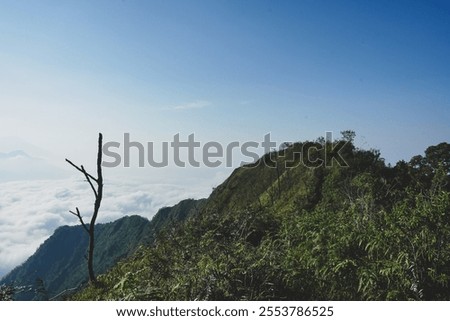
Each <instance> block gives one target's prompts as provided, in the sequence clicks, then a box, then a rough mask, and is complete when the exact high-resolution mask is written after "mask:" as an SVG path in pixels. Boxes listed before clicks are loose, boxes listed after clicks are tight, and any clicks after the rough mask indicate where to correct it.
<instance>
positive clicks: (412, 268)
mask: <svg viewBox="0 0 450 321" xmlns="http://www.w3.org/2000/svg"><path fill="white" fill-rule="evenodd" d="M353 138H354V133H352V132H351V131H347V132H344V133H343V138H342V139H341V140H339V141H336V142H334V143H331V142H326V141H325V140H324V139H319V140H317V141H316V142H304V143H296V144H293V145H289V146H288V147H287V148H286V149H285V150H282V151H278V152H273V153H271V154H267V155H265V156H264V157H263V158H262V159H261V160H260V161H259V162H258V163H257V164H253V165H252V166H248V167H241V168H238V169H236V170H235V172H234V173H233V174H232V175H231V176H230V177H229V178H228V179H227V180H226V181H225V182H224V183H223V184H222V185H221V186H219V187H217V188H216V189H215V190H214V192H213V193H212V195H211V196H210V198H209V199H208V200H207V201H206V202H205V204H204V205H203V206H202V207H201V210H198V211H197V212H196V213H195V215H191V216H190V217H189V218H188V220H187V221H186V222H185V223H181V224H178V225H174V224H170V225H167V226H166V228H165V229H163V231H162V232H161V233H159V234H158V237H157V238H156V239H155V240H154V242H153V244H152V245H151V246H146V247H141V248H140V249H139V250H138V251H137V253H136V254H135V255H134V256H133V257H131V258H130V259H127V260H124V261H122V262H120V263H119V264H117V265H116V266H115V267H114V268H113V269H112V270H110V272H109V273H107V274H104V275H102V276H99V280H100V281H101V282H102V284H103V286H101V287H88V288H86V289H84V290H83V291H81V292H80V293H78V294H77V295H76V296H75V297H74V298H75V299H79V300H449V299H450V290H449V278H450V194H449V191H450V184H449V183H450V178H449V177H450V176H449V174H450V145H449V144H447V143H442V144H439V145H436V146H431V147H429V148H428V149H427V150H426V151H425V155H424V156H416V157H413V158H412V159H411V161H410V162H404V161H401V162H399V163H397V164H396V165H395V166H394V167H391V166H386V165H385V163H384V160H383V159H381V158H380V153H379V152H378V151H375V150H361V149H357V148H355V146H354V145H353ZM336 145H337V146H339V148H337V149H336V148H335V147H336ZM305 146H306V147H313V148H310V149H305ZM305 150H309V151H312V152H311V153H309V154H308V153H305ZM336 150H340V153H341V156H342V158H343V159H344V160H345V161H346V162H347V164H348V166H345V164H343V163H342V162H341V163H340V162H339V161H332V162H331V163H330V162H328V163H326V164H325V163H324V164H319V163H318V162H317V160H319V159H325V158H326V157H329V158H330V157H331V158H332V156H333V153H334V152H335V151H336ZM317 164H319V165H320V166H317ZM325 165H329V166H325Z"/></svg>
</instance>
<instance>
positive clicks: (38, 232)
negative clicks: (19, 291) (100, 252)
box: [0, 177, 208, 277]
mask: <svg viewBox="0 0 450 321" xmlns="http://www.w3.org/2000/svg"><path fill="white" fill-rule="evenodd" d="M0 190H1V192H0V277H1V276H3V275H4V274H5V273H7V272H8V271H9V270H11V269H12V268H14V267H15V266H17V265H18V264H21V263H22V262H23V261H25V260H26V259H27V258H28V257H29V256H30V255H32V254H33V253H34V251H35V250H36V249H37V247H38V246H39V245H40V244H41V243H42V242H43V241H44V240H45V239H47V238H48V237H49V236H50V235H51V234H52V233H53V232H54V230H55V229H56V228H57V227H59V226H62V225H76V224H78V221H77V218H76V217H75V216H73V215H71V214H70V213H69V210H74V209H75V207H79V209H80V212H81V214H82V216H83V217H84V218H85V221H87V222H88V221H89V219H90V214H91V213H92V209H93V195H92V191H91V190H90V188H89V186H88V184H87V183H86V182H85V181H83V180H81V179H79V177H72V178H69V179H59V180H34V181H13V182H4V183H0ZM207 192H208V191H207V188H205V187H198V188H197V189H195V188H192V187H183V186H180V185H169V184H145V183H144V184H142V183H141V182H139V183H138V182H123V181H106V182H105V188H104V198H103V202H102V207H101V209H100V214H99V217H98V223H102V222H110V221H113V220H116V219H118V218H120V217H122V216H124V215H133V214H137V215H141V216H143V217H147V218H151V217H152V216H153V215H154V214H155V213H156V212H157V210H158V209H159V208H161V207H163V206H168V205H174V204H176V203H177V202H178V201H180V200H182V199H186V198H199V197H205V195H206V194H207Z"/></svg>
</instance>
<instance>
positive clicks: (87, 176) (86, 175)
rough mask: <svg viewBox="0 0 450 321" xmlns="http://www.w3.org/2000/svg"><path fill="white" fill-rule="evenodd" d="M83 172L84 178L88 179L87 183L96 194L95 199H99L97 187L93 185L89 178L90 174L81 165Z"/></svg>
mask: <svg viewBox="0 0 450 321" xmlns="http://www.w3.org/2000/svg"><path fill="white" fill-rule="evenodd" d="M81 170H82V172H83V174H84V176H85V177H86V180H87V182H88V183H89V185H91V188H92V191H93V192H94V195H95V198H97V197H98V195H97V191H96V190H95V187H94V185H93V184H92V182H91V179H90V178H89V174H88V173H87V172H86V170H85V169H84V167H83V165H81Z"/></svg>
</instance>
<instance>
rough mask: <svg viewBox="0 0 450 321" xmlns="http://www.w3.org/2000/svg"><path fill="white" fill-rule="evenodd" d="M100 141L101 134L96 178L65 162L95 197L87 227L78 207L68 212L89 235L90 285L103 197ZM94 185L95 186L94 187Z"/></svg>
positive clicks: (99, 145) (94, 282)
mask: <svg viewBox="0 0 450 321" xmlns="http://www.w3.org/2000/svg"><path fill="white" fill-rule="evenodd" d="M102 140H103V136H102V134H101V133H99V134H98V153H97V178H95V177H94V176H92V175H91V174H89V173H88V172H87V171H86V170H85V169H84V167H83V165H81V166H80V167H78V166H77V165H75V164H74V163H72V162H71V161H70V160H68V159H67V158H66V162H68V163H69V164H70V165H72V166H73V167H75V168H76V169H77V170H78V171H79V172H81V173H82V174H83V175H84V177H85V178H86V181H87V182H88V183H89V185H90V187H91V189H92V191H93V192H94V196H95V202H94V212H93V213H92V217H91V222H90V224H89V225H87V224H86V223H85V222H84V220H83V217H82V216H81V213H80V210H79V209H78V207H76V208H75V209H76V212H73V211H69V212H70V213H71V214H73V215H75V216H76V217H78V220H79V221H80V223H81V226H82V227H83V228H84V230H85V231H86V232H87V234H88V235H89V247H88V260H87V266H88V272H89V281H90V282H91V283H92V284H94V285H95V284H97V279H96V277H95V273H94V265H93V261H94V244H95V221H96V220H97V215H98V211H99V209H100V204H101V202H102V197H103V176H102ZM94 183H95V184H96V185H97V186H96V187H95V186H94Z"/></svg>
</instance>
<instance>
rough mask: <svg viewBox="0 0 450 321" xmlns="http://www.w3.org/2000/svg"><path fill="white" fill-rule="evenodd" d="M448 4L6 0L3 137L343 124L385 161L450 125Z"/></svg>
mask: <svg viewBox="0 0 450 321" xmlns="http://www.w3.org/2000/svg"><path fill="white" fill-rule="evenodd" d="M449 8H450V5H449V4H448V3H446V2H445V1H284V2H279V1H2V2H1V10H0V29H1V30H2V32H1V33H0V48H1V50H0V58H1V59H0V61H1V62H0V68H1V70H2V72H1V75H0V84H1V85H2V87H3V88H5V91H4V92H3V93H0V106H1V107H0V108H1V109H2V114H3V115H5V117H6V119H7V120H8V121H7V122H6V123H7V125H6V126H2V129H0V136H15V137H19V138H21V139H23V140H25V141H30V142H31V143H33V144H34V145H41V146H40V147H47V148H48V149H52V150H57V151H58V152H61V153H62V154H69V155H70V154H71V153H72V150H70V149H65V146H68V145H69V146H71V147H72V149H74V148H76V151H77V153H78V152H79V151H85V150H84V149H83V146H84V145H86V144H87V143H88V142H89V141H92V140H95V137H96V133H97V132H98V131H99V130H101V131H103V132H104V134H105V137H106V138H108V137H110V138H111V139H119V138H120V137H121V136H122V134H123V132H124V131H128V132H130V133H131V134H132V135H133V134H134V135H135V137H139V139H141V140H144V141H148V140H156V141H158V140H162V139H168V138H171V137H172V136H173V135H174V134H176V133H177V132H181V133H184V134H185V135H186V136H187V135H188V134H189V133H192V132H195V133H196V135H197V136H198V137H199V139H203V140H219V141H229V140H234V139H239V140H247V139H254V140H258V141H259V140H261V139H262V137H263V136H264V134H265V133H267V132H272V135H273V136H274V138H276V139H279V140H280V141H283V140H302V139H313V138H315V137H318V136H321V135H324V132H325V131H334V132H336V133H338V132H339V131H340V130H343V129H349V128H350V129H354V130H355V131H356V132H357V135H358V136H359V138H360V139H359V143H360V144H361V145H362V146H363V147H374V148H379V149H381V151H382V155H383V156H385V157H386V158H387V159H388V160H389V161H392V162H395V161H396V160H398V159H400V158H407V159H408V158H409V157H411V156H412V155H415V154H418V153H421V152H422V151H423V149H424V148H425V147H427V146H428V145H431V144H436V143H438V142H441V141H444V140H446V139H447V137H449V134H450V126H449V125H448V124H449V123H450V111H449V107H450V94H449V91H448V88H450V64H449V63H448V62H449V58H448V57H450V41H448V39H450V25H449V21H450V9H449ZM177 106H178V107H180V108H176V107H177ZM183 106H184V107H185V108H181V107H183ZM80 142H81V143H80Z"/></svg>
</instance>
